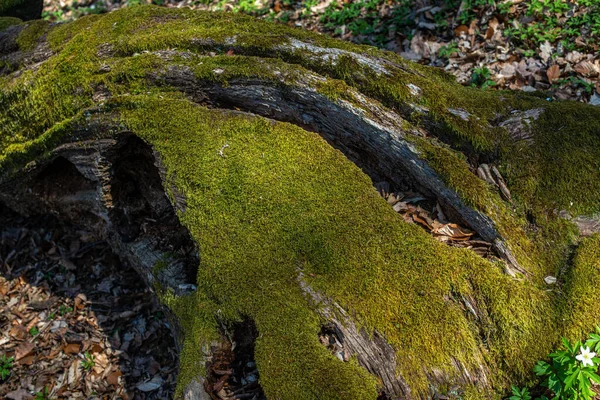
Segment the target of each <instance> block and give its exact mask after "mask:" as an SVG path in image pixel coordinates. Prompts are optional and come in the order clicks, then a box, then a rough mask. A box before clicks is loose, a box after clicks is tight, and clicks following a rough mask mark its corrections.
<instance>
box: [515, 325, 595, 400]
mask: <svg viewBox="0 0 600 400" xmlns="http://www.w3.org/2000/svg"><path fill="white" fill-rule="evenodd" d="M562 344H563V348H562V349H560V350H556V351H555V352H554V353H552V354H550V355H549V356H548V357H549V358H550V360H549V361H550V362H546V361H538V363H537V364H536V366H535V368H534V369H533V371H534V372H535V374H536V375H537V376H539V377H541V378H542V382H541V384H542V386H545V387H547V388H548V390H549V391H551V392H552V393H553V394H554V396H555V398H557V399H577V400H591V399H593V398H594V396H595V395H596V393H594V391H593V390H592V382H593V383H596V384H600V376H598V374H597V373H596V372H597V371H598V364H600V358H596V353H597V352H598V351H599V350H600V327H596V332H595V333H592V334H591V335H590V337H589V339H588V340H587V341H586V342H585V343H582V342H581V341H577V342H576V343H574V344H573V343H571V342H569V341H568V340H567V339H565V338H563V339H562ZM592 350H593V351H592ZM519 396H520V397H519ZM525 398H526V397H525V396H523V392H522V391H521V390H519V389H518V388H515V387H513V396H512V397H510V399H511V400H517V399H525Z"/></svg>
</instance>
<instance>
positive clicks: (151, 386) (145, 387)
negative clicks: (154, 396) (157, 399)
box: [136, 375, 163, 392]
mask: <svg viewBox="0 0 600 400" xmlns="http://www.w3.org/2000/svg"><path fill="white" fill-rule="evenodd" d="M162 383H163V380H162V378H161V377H160V375H154V378H152V380H150V381H149V382H144V383H140V384H139V385H137V386H136V388H138V390H141V391H142V392H151V391H153V390H156V389H158V388H160V387H161V386H162Z"/></svg>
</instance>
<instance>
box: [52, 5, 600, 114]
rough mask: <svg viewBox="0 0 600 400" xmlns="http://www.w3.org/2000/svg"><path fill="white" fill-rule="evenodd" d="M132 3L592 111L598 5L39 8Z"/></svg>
mask: <svg viewBox="0 0 600 400" xmlns="http://www.w3.org/2000/svg"><path fill="white" fill-rule="evenodd" d="M141 3H153V4H158V5H163V6H168V7H186V6H189V7H192V8H195V9H205V10H225V11H232V12H241V13H247V14H251V15H254V16H257V17H259V18H264V19H267V20H272V21H277V22H280V23H284V24H287V25H291V26H297V27H301V28H303V29H308V30H312V31H317V32H321V33H324V34H328V35H331V36H334V37H338V38H341V39H344V40H349V41H352V42H356V43H363V44H370V45H374V46H378V47H381V48H384V49H387V50H390V51H394V52H397V53H399V54H401V55H402V56H403V57H405V58H407V59H410V60H414V61H416V62H419V63H422V64H427V65H433V66H437V67H441V68H444V69H445V70H446V71H448V72H450V73H452V74H454V75H455V76H456V78H457V81H458V82H460V83H462V84H465V85H473V86H478V87H481V88H485V89H492V90H493V89H509V90H523V91H526V92H532V91H541V92H544V93H545V94H546V95H547V98H549V99H551V100H554V99H562V100H576V101H581V102H589V103H591V104H594V105H600V95H599V93H600V81H599V79H598V78H599V76H600V52H599V48H600V1H598V0H499V1H495V0H339V1H338V0H302V1H297V0H45V8H44V17H45V18H46V19H49V20H52V21H64V20H70V19H74V18H78V17H80V16H82V15H85V14H90V13H103V12H107V11H111V10H114V9H117V8H120V7H126V6H131V5H135V4H141Z"/></svg>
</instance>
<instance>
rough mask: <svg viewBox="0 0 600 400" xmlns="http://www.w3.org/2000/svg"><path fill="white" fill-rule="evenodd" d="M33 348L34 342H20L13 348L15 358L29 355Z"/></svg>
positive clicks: (18, 358) (17, 359)
mask: <svg viewBox="0 0 600 400" xmlns="http://www.w3.org/2000/svg"><path fill="white" fill-rule="evenodd" d="M34 348H35V344H33V343H30V342H25V343H22V344H21V345H19V347H17V348H16V349H15V360H16V361H19V360H20V359H22V358H23V357H25V356H27V355H29V353H31V352H32V351H33V349H34Z"/></svg>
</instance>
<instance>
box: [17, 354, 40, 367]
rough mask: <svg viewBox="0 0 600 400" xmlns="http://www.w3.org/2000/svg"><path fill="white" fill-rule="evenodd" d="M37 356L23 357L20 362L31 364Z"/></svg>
mask: <svg viewBox="0 0 600 400" xmlns="http://www.w3.org/2000/svg"><path fill="white" fill-rule="evenodd" d="M35 359H36V357H35V356H33V355H32V356H27V357H23V358H21V359H20V360H19V364H21V365H31V364H33V363H34V361H35Z"/></svg>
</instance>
